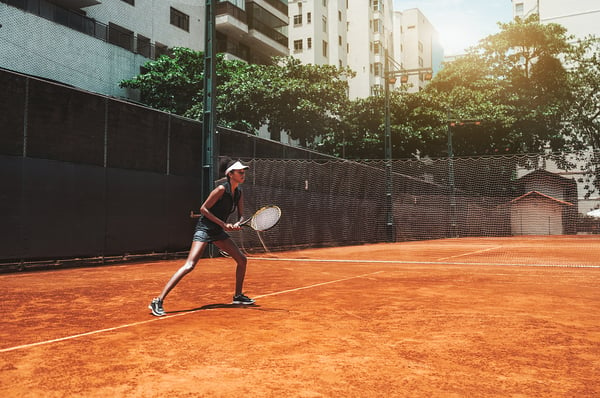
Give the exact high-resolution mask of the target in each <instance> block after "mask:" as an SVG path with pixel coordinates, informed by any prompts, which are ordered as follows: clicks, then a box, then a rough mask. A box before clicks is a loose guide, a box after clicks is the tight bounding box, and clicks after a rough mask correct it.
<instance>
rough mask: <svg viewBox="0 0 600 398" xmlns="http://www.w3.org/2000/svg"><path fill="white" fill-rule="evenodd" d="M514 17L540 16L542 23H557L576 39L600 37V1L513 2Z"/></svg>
mask: <svg viewBox="0 0 600 398" xmlns="http://www.w3.org/2000/svg"><path fill="white" fill-rule="evenodd" d="M511 1H512V4H513V16H514V17H521V18H526V17H528V16H529V15H531V14H538V15H539V17H540V22H541V23H557V24H560V25H562V26H564V27H565V28H567V31H568V32H569V34H571V35H574V36H575V39H582V38H584V37H586V36H588V35H591V34H593V35H596V36H599V37H600V23H598V21H600V1H598V0H577V1H570V2H565V1H561V0H511Z"/></svg>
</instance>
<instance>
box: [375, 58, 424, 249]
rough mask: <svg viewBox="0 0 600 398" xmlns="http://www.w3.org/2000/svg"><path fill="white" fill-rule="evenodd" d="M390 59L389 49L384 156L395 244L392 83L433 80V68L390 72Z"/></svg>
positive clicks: (388, 215)
mask: <svg viewBox="0 0 600 398" xmlns="http://www.w3.org/2000/svg"><path fill="white" fill-rule="evenodd" d="M390 61H392V62H394V60H392V59H390V57H389V55H388V49H387V48H386V49H385V64H384V67H383V68H384V69H383V79H384V80H385V85H384V96H385V98H384V114H385V116H384V117H385V132H384V135H385V136H384V154H385V203H386V234H387V240H388V242H394V241H395V239H394V206H393V201H392V193H393V182H392V132H391V120H390V119H391V116H390V81H391V80H393V81H392V82H391V83H396V76H401V82H402V83H406V82H407V81H408V76H409V75H416V74H423V78H424V80H431V78H432V76H433V70H432V69H431V68H414V69H404V68H403V67H402V66H400V65H398V64H397V63H396V62H394V64H396V65H397V66H400V68H399V69H398V70H390Z"/></svg>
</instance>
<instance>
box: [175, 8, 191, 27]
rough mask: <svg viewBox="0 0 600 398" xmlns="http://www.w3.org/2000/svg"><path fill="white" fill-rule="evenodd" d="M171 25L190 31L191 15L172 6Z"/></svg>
mask: <svg viewBox="0 0 600 398" xmlns="http://www.w3.org/2000/svg"><path fill="white" fill-rule="evenodd" d="M171 25H175V26H177V27H178V28H181V29H183V30H185V31H186V32H189V31H190V16H189V15H187V14H184V13H182V12H181V11H179V10H176V9H174V8H173V7H171Z"/></svg>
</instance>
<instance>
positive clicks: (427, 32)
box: [288, 0, 443, 99]
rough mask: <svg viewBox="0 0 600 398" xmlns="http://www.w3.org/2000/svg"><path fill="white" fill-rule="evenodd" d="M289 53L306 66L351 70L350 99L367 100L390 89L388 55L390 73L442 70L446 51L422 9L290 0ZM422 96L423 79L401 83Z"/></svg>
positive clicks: (366, 0)
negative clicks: (386, 82)
mask: <svg viewBox="0 0 600 398" xmlns="http://www.w3.org/2000/svg"><path fill="white" fill-rule="evenodd" d="M288 10H289V19H290V31H289V32H290V34H289V35H290V40H289V43H290V53H291V54H292V55H293V56H294V57H296V58H298V59H300V60H301V61H302V62H303V63H307V64H308V63H310V64H316V65H323V64H329V65H338V66H348V67H350V68H351V69H352V70H353V71H354V72H356V77H354V78H353V79H350V81H349V82H348V83H349V96H350V98H351V99H354V98H365V97H368V96H371V95H379V94H382V93H383V91H384V89H385V79H384V71H385V62H386V60H385V54H386V51H387V54H388V57H389V60H390V61H389V62H390V70H399V69H401V68H404V69H416V68H432V69H433V71H434V72H435V71H437V70H439V68H441V65H442V61H443V49H442V47H441V44H440V41H439V37H438V33H437V31H436V30H435V28H434V27H433V25H432V24H431V23H430V22H429V21H428V20H427V18H426V17H425V16H424V15H423V13H421V11H419V10H418V9H411V10H406V11H403V12H394V10H393V1H392V0H291V1H290V3H289V8H288ZM400 84H409V87H410V89H409V91H417V90H419V89H421V88H423V87H424V86H425V85H426V84H427V80H426V79H425V76H424V74H416V75H410V77H409V80H407V81H403V80H402V79H397V80H396V83H395V85H392V87H391V88H392V89H393V88H394V87H397V86H399V85H400Z"/></svg>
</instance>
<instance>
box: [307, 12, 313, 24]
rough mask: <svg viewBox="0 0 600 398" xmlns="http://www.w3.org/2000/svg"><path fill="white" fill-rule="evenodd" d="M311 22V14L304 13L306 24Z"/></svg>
mask: <svg viewBox="0 0 600 398" xmlns="http://www.w3.org/2000/svg"><path fill="white" fill-rule="evenodd" d="M311 22H312V13H310V12H307V13H306V23H311Z"/></svg>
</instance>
